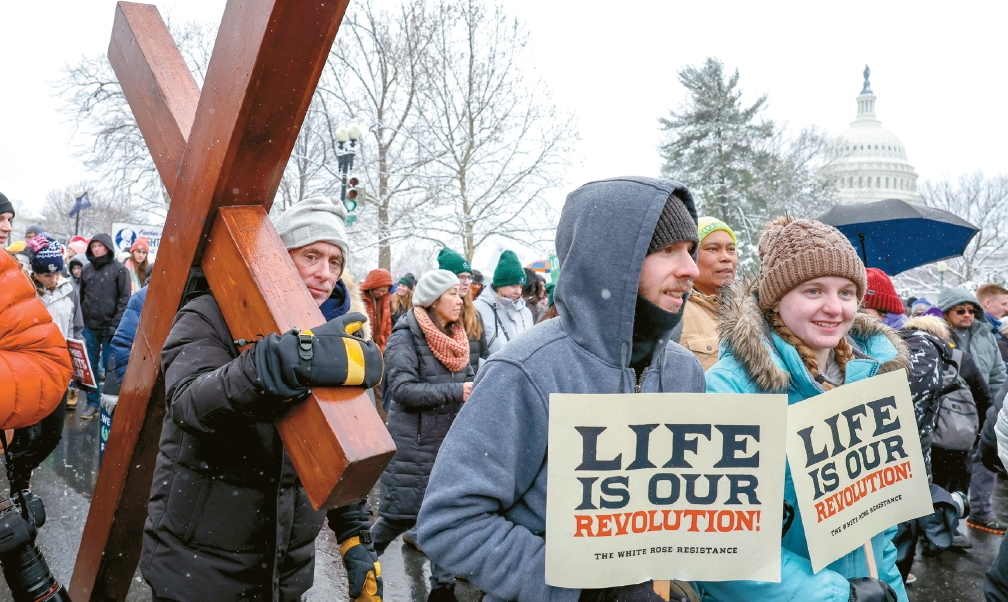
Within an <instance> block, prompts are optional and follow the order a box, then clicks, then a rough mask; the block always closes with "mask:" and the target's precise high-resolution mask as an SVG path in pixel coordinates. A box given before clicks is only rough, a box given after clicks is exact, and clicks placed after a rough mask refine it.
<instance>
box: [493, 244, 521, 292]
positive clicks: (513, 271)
mask: <svg viewBox="0 0 1008 602" xmlns="http://www.w3.org/2000/svg"><path fill="white" fill-rule="evenodd" d="M512 284H520V285H522V286H525V268H523V267H522V264H521V262H520V261H518V256H517V255H515V252H514V251H504V252H503V253H501V256H500V259H499V260H498V261H497V269H496V270H494V277H493V283H492V284H491V285H490V286H492V287H493V288H500V287H502V286H511V285H512Z"/></svg>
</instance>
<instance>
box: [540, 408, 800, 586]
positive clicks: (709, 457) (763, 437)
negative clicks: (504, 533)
mask: <svg viewBox="0 0 1008 602" xmlns="http://www.w3.org/2000/svg"><path fill="white" fill-rule="evenodd" d="M786 423H787V397H786V396H784V395H715V394H684V393H654V394H636V395H634V394H626V395H562V394H553V395H551V396H550V424H549V468H548V476H549V480H548V486H547V501H546V582H547V583H548V584H550V585H553V586H556V587H568V588H601V587H616V586H620V585H629V584H633V583H641V582H643V581H647V580H648V579H683V580H702V581H728V580H735V579H758V580H762V581H780V563H781V554H780V540H781V519H782V514H783V499H784V458H785V440H786V438H785V434H784V433H785V429H786Z"/></svg>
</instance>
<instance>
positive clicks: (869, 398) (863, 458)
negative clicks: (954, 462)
mask: <svg viewBox="0 0 1008 602" xmlns="http://www.w3.org/2000/svg"><path fill="white" fill-rule="evenodd" d="M787 451H788V461H789V464H790V468H791V478H792V479H793V480H794V485H795V493H796V495H797V497H798V508H799V509H800V510H801V515H802V522H803V524H804V526H805V539H806V541H807V543H808V549H809V556H810V558H811V560H812V570H814V571H816V572H819V571H820V570H821V569H823V568H824V567H826V566H827V565H829V564H830V563H831V562H833V561H834V560H836V559H837V558H840V557H841V556H843V555H845V554H847V553H848V552H850V551H851V550H854V549H856V548H859V547H861V546H863V545H864V543H865V542H866V541H868V540H869V539H870V538H871V537H873V536H874V535H876V534H878V533H881V532H882V531H884V530H886V529H888V528H889V527H892V526H893V525H897V524H899V523H901V522H904V521H908V520H912V519H914V518H917V517H919V516H924V515H925V514H931V513H932V512H934V508H933V507H932V506H931V490H930V487H929V486H928V478H927V472H926V471H925V468H924V457H923V455H922V454H921V446H920V436H919V434H918V432H917V420H916V418H915V416H914V409H913V402H912V401H911V399H910V387H909V385H907V376H906V372H904V371H902V370H900V371H897V372H890V373H888V374H884V375H882V376H876V377H873V378H869V379H866V380H863V381H859V382H856V383H851V384H849V385H844V386H842V387H837V388H836V389H833V390H832V391H828V392H826V393H823V394H822V395H818V396H816V397H812V398H809V399H806V400H805V401H803V402H801V403H796V404H794V405H792V406H790V407H789V408H788V442H787Z"/></svg>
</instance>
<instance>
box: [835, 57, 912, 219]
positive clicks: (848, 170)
mask: <svg viewBox="0 0 1008 602" xmlns="http://www.w3.org/2000/svg"><path fill="white" fill-rule="evenodd" d="M869 74H870V72H869V69H868V67H867V66H866V67H865V70H864V87H863V88H862V89H861V94H860V95H858V97H857V118H855V119H854V121H853V122H851V125H850V127H849V128H847V130H846V131H845V132H843V133H842V134H840V135H839V136H837V137H836V138H835V139H834V140H833V142H832V143H831V144H830V147H829V150H828V151H827V158H828V165H827V166H826V169H827V170H828V173H829V174H830V176H831V177H832V178H834V179H835V181H836V183H837V192H838V193H839V196H840V202H841V203H843V204H850V203H867V202H871V201H881V200H883V199H902V200H905V201H910V202H912V203H920V202H921V198H920V196H918V194H917V172H915V171H914V168H913V165H910V162H909V161H908V160H907V154H906V149H905V148H904V147H903V143H902V142H901V141H900V139H899V138H897V137H896V135H895V134H893V133H892V132H890V131H889V130H887V129H885V128H884V127H882V122H881V121H879V120H878V119H877V118H876V117H875V98H876V97H875V95H874V94H872V91H871V85H870V84H869V82H868V76H869Z"/></svg>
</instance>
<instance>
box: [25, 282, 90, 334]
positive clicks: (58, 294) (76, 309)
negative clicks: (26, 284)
mask: <svg viewBox="0 0 1008 602" xmlns="http://www.w3.org/2000/svg"><path fill="white" fill-rule="evenodd" d="M35 291H36V293H37V294H38V298H39V299H41V300H42V303H44V304H45V306H46V309H47V310H49V315H50V316H52V319H53V323H55V324H56V326H57V327H59V329H60V332H61V333H62V334H63V337H64V338H68V339H78V340H80V339H83V338H84V316H83V315H82V314H81V308H80V299H79V298H78V297H77V289H75V288H74V285H73V282H71V281H70V278H66V277H64V276H60V278H59V280H58V281H57V282H56V290H52V291H50V290H49V289H47V288H45V287H44V286H42V285H41V284H40V283H38V282H35Z"/></svg>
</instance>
